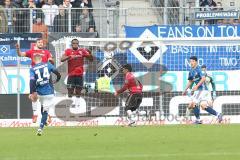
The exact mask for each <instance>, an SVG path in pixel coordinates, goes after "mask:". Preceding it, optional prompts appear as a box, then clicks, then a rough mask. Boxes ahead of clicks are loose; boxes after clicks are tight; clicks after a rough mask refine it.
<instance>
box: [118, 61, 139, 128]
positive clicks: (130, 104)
mask: <svg viewBox="0 0 240 160" xmlns="http://www.w3.org/2000/svg"><path fill="white" fill-rule="evenodd" d="M122 72H123V74H124V75H125V83H124V85H123V87H122V88H121V89H119V90H117V91H116V92H115V94H114V95H115V96H118V95H119V94H121V93H123V92H124V91H126V90H127V89H128V90H129V92H130V94H129V96H128V97H127V100H126V103H125V106H126V108H125V111H126V112H127V118H128V120H129V124H128V125H129V126H132V125H134V124H135V121H134V117H135V115H136V110H137V109H138V107H139V106H140V104H141V103H142V88H143V86H142V84H141V83H140V81H138V80H137V79H136V78H135V76H134V75H133V73H132V67H131V65H130V64H126V65H124V66H123V67H122Z"/></svg>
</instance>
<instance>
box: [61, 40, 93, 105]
mask: <svg viewBox="0 0 240 160" xmlns="http://www.w3.org/2000/svg"><path fill="white" fill-rule="evenodd" d="M71 45H72V48H69V49H66V50H65V53H64V54H63V56H62V57H61V62H64V61H67V63H68V79H67V90H68V97H69V98H71V97H72V96H73V95H76V99H75V106H76V107H79V106H80V95H81V90H82V88H83V72H84V69H83V65H84V58H87V59H88V60H89V61H93V56H92V54H91V52H90V51H89V50H87V49H85V48H79V41H78V40H77V39H73V40H72V41H71Z"/></svg>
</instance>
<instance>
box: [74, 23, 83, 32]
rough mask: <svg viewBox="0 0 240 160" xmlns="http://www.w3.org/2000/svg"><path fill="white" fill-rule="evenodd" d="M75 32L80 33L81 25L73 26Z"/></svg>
mask: <svg viewBox="0 0 240 160" xmlns="http://www.w3.org/2000/svg"><path fill="white" fill-rule="evenodd" d="M75 32H82V27H81V24H77V25H76V26H75Z"/></svg>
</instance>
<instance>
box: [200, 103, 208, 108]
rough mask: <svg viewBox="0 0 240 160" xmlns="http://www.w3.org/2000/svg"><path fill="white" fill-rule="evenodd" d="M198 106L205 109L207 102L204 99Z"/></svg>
mask: <svg viewBox="0 0 240 160" xmlns="http://www.w3.org/2000/svg"><path fill="white" fill-rule="evenodd" d="M200 106H201V108H202V109H203V110H205V109H206V108H207V102H206V101H204V102H201V104H200Z"/></svg>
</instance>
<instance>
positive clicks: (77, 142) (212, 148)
mask: <svg viewBox="0 0 240 160" xmlns="http://www.w3.org/2000/svg"><path fill="white" fill-rule="evenodd" d="M35 132H36V128H0V160H85V159H86V160H159V159H161V160H208V159H209V160H238V159H240V152H239V151H240V147H239V146H240V138H239V133H240V125H170V126H148V127H146V126H145V127H134V128H127V127H92V128H86V127H82V128H53V127H47V128H46V129H45V131H44V135H43V136H41V137H38V136H36V135H35ZM96 134H97V135H96Z"/></svg>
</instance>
